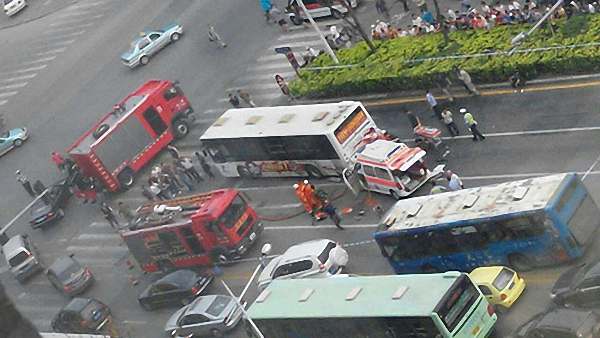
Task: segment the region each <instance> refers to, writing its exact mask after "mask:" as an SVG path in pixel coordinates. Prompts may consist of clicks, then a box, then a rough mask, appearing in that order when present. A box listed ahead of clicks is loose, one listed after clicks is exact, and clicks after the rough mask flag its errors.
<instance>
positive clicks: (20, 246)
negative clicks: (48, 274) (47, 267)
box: [2, 235, 43, 283]
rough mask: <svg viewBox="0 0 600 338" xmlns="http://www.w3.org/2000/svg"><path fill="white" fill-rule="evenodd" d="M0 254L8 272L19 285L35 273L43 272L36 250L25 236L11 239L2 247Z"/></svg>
mask: <svg viewBox="0 0 600 338" xmlns="http://www.w3.org/2000/svg"><path fill="white" fill-rule="evenodd" d="M2 253H3V254H4V258H6V263H7V264H8V266H9V267H10V272H12V274H13V275H14V276H15V278H16V279H17V281H18V282H19V283H23V282H25V280H26V279H27V278H29V277H31V276H33V275H34V274H35V273H36V272H38V271H41V270H43V267H42V264H41V262H40V259H39V257H38V253H37V250H36V248H35V246H34V245H33V243H32V242H31V240H30V239H29V236H27V235H15V236H13V237H11V238H10V239H9V240H8V242H6V243H4V245H3V246H2Z"/></svg>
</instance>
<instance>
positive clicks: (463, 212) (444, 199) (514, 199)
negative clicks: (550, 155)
mask: <svg viewBox="0 0 600 338" xmlns="http://www.w3.org/2000/svg"><path fill="white" fill-rule="evenodd" d="M568 175H573V174H557V175H551V176H544V177H537V178H530V179H526V180H521V181H512V182H505V183H500V184H494V185H488V186H482V187H478V188H470V189H463V190H459V191H453V192H445V193H441V194H435V195H428V196H420V197H413V198H409V199H405V200H401V201H398V202H396V204H394V206H393V207H392V208H391V209H390V210H389V211H388V212H387V213H386V215H385V216H384V217H383V219H382V221H381V223H382V224H387V225H388V226H390V227H389V228H388V229H387V231H394V230H405V229H412V228H419V227H426V226H430V225H435V224H443V223H450V222H455V221H460V220H465V219H478V218H486V217H493V216H499V215H503V214H508V213H515V212H520V211H529V210H537V209H541V208H544V207H545V206H546V205H547V203H548V202H549V201H550V199H551V198H552V197H553V196H554V194H555V192H556V191H557V189H558V188H559V186H560V185H561V183H562V182H563V181H564V179H565V178H566V177H567V176H568Z"/></svg>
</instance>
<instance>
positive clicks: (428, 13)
mask: <svg viewBox="0 0 600 338" xmlns="http://www.w3.org/2000/svg"><path fill="white" fill-rule="evenodd" d="M382 2H383V3H384V5H381V3H382ZM377 3H379V4H380V5H379V6H378V8H381V6H384V7H383V8H386V7H385V6H386V5H385V0H378V1H377ZM417 5H418V7H419V11H420V15H417V14H412V15H411V23H410V24H409V25H407V26H405V28H401V27H400V25H399V24H396V23H393V22H396V21H398V18H401V17H402V16H394V17H392V18H391V19H390V21H389V22H385V21H382V20H377V21H376V23H375V24H373V25H371V37H372V38H373V39H374V40H387V39H395V38H397V37H402V36H417V35H423V34H427V33H431V32H440V31H442V30H443V29H444V28H446V29H447V30H448V31H455V30H467V29H490V28H492V27H494V26H500V25H511V24H520V23H534V22H537V21H538V20H539V19H541V18H542V17H543V16H544V14H546V13H547V12H548V11H549V10H550V8H551V6H552V3H551V2H550V1H548V0H540V2H539V3H536V2H535V1H534V0H509V3H508V4H505V3H501V2H500V0H497V1H496V2H495V3H493V4H491V3H488V2H486V0H481V2H480V3H479V4H478V6H477V7H476V6H472V4H471V0H461V8H460V9H456V10H453V9H449V10H448V11H447V12H445V13H443V14H442V17H441V18H437V17H436V16H435V15H434V14H433V11H432V10H431V9H429V8H428V7H427V4H426V3H425V2H424V1H422V2H419V3H418V4H417ZM405 10H406V7H405ZM599 10H600V5H599V4H598V2H597V1H595V0H578V1H571V2H565V4H564V5H563V6H561V7H559V8H558V9H557V10H556V11H555V12H554V13H553V14H552V16H551V17H550V23H551V24H552V20H554V19H559V18H563V17H566V18H569V17H571V16H572V15H574V14H575V13H578V12H579V13H596V12H597V11H599ZM378 12H379V13H383V14H384V16H386V17H388V18H389V14H387V15H386V14H385V13H387V10H383V11H382V10H380V9H378Z"/></svg>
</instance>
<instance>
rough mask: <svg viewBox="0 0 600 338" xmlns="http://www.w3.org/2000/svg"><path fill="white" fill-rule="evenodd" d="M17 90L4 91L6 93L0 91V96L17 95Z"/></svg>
mask: <svg viewBox="0 0 600 338" xmlns="http://www.w3.org/2000/svg"><path fill="white" fill-rule="evenodd" d="M18 93H19V92H17V91H14V92H6V93H0V97H11V96H14V95H17V94H18Z"/></svg>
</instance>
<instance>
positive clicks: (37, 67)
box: [3, 65, 48, 74]
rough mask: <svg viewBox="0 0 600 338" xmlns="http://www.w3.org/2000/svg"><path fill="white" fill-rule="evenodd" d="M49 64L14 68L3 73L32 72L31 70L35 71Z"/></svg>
mask: <svg viewBox="0 0 600 338" xmlns="http://www.w3.org/2000/svg"><path fill="white" fill-rule="evenodd" d="M47 66H48V65H40V66H35V67H29V68H23V69H17V70H13V71H9V72H4V73H3V74H22V73H31V72H35V71H36V70H42V69H44V68H46V67H47Z"/></svg>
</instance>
